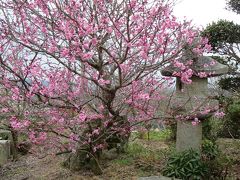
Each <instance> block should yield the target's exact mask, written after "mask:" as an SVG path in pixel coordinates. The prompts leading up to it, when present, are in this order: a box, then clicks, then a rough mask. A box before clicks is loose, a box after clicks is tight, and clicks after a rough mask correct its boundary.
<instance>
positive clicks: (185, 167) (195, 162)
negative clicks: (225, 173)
mask: <svg viewBox="0 0 240 180" xmlns="http://www.w3.org/2000/svg"><path fill="white" fill-rule="evenodd" d="M207 172H208V169H207V167H206V166H205V164H204V163H203V162H202V160H201V156H200V154H199V153H198V152H196V151H194V150H188V151H184V152H181V153H175V154H173V155H172V156H170V158H169V160H168V162H167V165H166V166H165V168H164V169H163V172H162V173H163V175H165V176H168V177H175V178H181V179H202V178H203V177H204V176H205V175H206V174H207Z"/></svg>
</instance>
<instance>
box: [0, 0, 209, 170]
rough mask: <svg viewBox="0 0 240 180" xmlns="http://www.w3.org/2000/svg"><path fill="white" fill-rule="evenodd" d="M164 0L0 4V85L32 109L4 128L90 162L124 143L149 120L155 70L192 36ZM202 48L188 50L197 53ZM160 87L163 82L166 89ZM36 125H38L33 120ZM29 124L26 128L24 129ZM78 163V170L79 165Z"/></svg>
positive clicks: (174, 58) (155, 96)
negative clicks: (103, 152) (141, 124)
mask: <svg viewBox="0 0 240 180" xmlns="http://www.w3.org/2000/svg"><path fill="white" fill-rule="evenodd" d="M172 6H173V3H172V2H171V1H165V0H156V1H147V0H138V1H136V0H91V1H90V0H19V1H14V0H8V1H5V0H0V9H1V18H0V51H1V54H0V55H1V56H0V65H1V66H0V73H1V85H2V86H3V87H4V88H6V89H8V91H9V92H10V94H11V99H12V100H14V101H16V102H22V101H24V102H27V103H28V104H29V105H31V107H33V108H32V109H34V110H32V111H29V113H25V114H24V116H23V117H22V118H18V117H16V116H12V117H11V118H10V119H9V121H10V124H11V126H12V127H14V128H15V129H18V130H20V131H21V132H24V133H26V134H28V135H29V138H30V140H31V141H32V142H33V143H35V144H38V145H41V146H43V147H46V148H47V149H51V150H52V151H53V152H54V153H57V152H76V153H75V154H78V155H79V154H81V159H82V161H81V162H80V163H79V165H83V164H84V163H86V162H90V161H92V160H93V161H95V162H97V159H98V158H99V157H100V156H101V152H102V150H104V149H110V148H112V147H116V146H117V145H120V146H122V145H124V144H125V143H126V142H127V140H128V137H129V134H130V130H131V129H132V128H134V125H136V124H138V123H140V122H145V121H150V120H152V119H157V118H158V117H157V115H156V114H157V113H156V111H157V109H158V102H159V101H161V100H163V99H164V97H162V96H161V91H162V90H163V89H164V87H166V86H170V85H172V84H173V80H172V79H171V78H166V77H165V78H163V77H161V76H160V74H159V69H160V68H161V67H164V66H165V65H166V64H169V63H175V65H176V67H178V68H179V69H181V71H182V73H180V74H179V76H182V78H181V79H182V81H183V82H184V83H190V82H191V81H190V78H191V76H192V75H193V72H192V71H191V69H189V68H188V65H184V64H183V62H181V59H180V57H181V55H182V49H183V48H184V47H185V45H186V44H188V46H191V45H192V44H193V43H192V42H193V40H194V38H195V37H196V36H197V35H198V31H197V30H195V29H193V28H192V26H191V24H190V23H189V22H187V21H183V22H180V21H177V19H176V17H174V16H173V15H172ZM206 43H207V42H206V40H204V39H200V40H199V42H198V43H197V44H196V43H194V47H193V50H194V51H195V52H196V53H199V54H202V53H203V52H204V51H206V50H208V49H209V48H210V47H209V46H208V45H207V44H206ZM166 82H167V83H166ZM33 117H38V118H33ZM26 122H27V123H26ZM81 163H82V164H81Z"/></svg>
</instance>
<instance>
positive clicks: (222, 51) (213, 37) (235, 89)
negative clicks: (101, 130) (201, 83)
mask: <svg viewBox="0 0 240 180" xmlns="http://www.w3.org/2000/svg"><path fill="white" fill-rule="evenodd" d="M226 3H227V8H228V9H229V10H232V11H233V12H236V13H237V14H239V13H240V1H239V0H227V1H226ZM202 35H203V36H204V37H207V38H208V39H209V43H210V44H211V45H212V47H213V49H212V52H213V53H214V55H215V56H214V58H215V59H217V60H218V61H221V62H223V63H225V64H228V65H229V67H230V69H231V71H230V72H229V75H228V76H227V77H223V78H221V79H220V80H219V83H218V85H219V87H220V88H221V89H223V90H226V91H228V93H223V95H222V94H220V96H221V97H219V98H220V100H221V103H222V105H223V106H224V108H225V112H226V116H225V119H224V121H223V128H222V130H221V131H220V136H222V137H228V138H229V137H230V138H239V137H240V134H239V131H238V128H236V127H238V126H239V125H240V121H239V116H238V115H239V92H240V91H239V90H240V89H239V85H240V77H239V73H240V66H239V64H240V25H239V24H237V23H234V22H232V21H227V20H219V21H218V22H213V23H212V24H209V25H208V26H207V27H206V29H205V30H204V31H203V32H202ZM226 94H227V95H228V96H227V97H225V96H224V95H226ZM229 95H230V96H229Z"/></svg>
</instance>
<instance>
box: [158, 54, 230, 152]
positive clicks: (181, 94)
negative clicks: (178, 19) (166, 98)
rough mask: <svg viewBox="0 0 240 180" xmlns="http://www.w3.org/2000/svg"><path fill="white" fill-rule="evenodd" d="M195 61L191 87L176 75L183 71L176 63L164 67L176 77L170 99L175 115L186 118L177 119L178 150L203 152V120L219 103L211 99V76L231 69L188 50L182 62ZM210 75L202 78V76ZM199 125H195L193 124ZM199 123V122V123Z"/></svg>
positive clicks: (192, 67)
mask: <svg viewBox="0 0 240 180" xmlns="http://www.w3.org/2000/svg"><path fill="white" fill-rule="evenodd" d="M189 60H192V64H191V65H190V66H189V68H191V69H192V70H193V76H192V77H191V80H192V83H191V84H184V83H182V82H181V79H180V78H179V77H178V76H175V74H176V72H180V71H181V70H180V69H179V68H176V67H175V66H174V65H173V64H170V65H169V66H167V67H166V68H164V69H163V70H162V71H161V73H162V75H163V76H170V77H176V91H175V96H174V98H172V99H171V100H170V104H171V109H172V110H173V112H174V113H175V116H178V117H183V119H181V118H179V120H177V142H176V149H177V151H184V150H187V149H194V150H197V151H199V152H200V150H201V141H202V123H201V122H202V121H203V120H204V119H206V118H208V117H210V116H211V114H212V113H213V112H214V110H213V111H212V112H209V111H208V109H211V108H212V109H216V108H217V107H218V101H217V100H214V99H211V98H210V94H209V91H208V77H213V76H219V75H222V74H225V73H227V72H228V66H226V65H223V64H220V63H219V62H217V61H216V60H214V59H212V58H210V57H207V56H200V57H199V56H197V55H195V54H194V53H193V52H192V51H191V50H185V53H184V55H183V57H182V60H181V61H182V62H187V61H189ZM201 73H202V74H204V75H205V74H206V75H207V76H206V75H205V76H201V75H200V76H199V74H201ZM196 120H197V123H196V124H194V125H193V122H195V121H196ZM198 120H199V121H198Z"/></svg>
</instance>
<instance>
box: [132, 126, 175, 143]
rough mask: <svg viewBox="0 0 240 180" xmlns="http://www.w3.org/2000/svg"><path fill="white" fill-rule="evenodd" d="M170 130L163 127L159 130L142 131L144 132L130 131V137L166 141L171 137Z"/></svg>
mask: <svg viewBox="0 0 240 180" xmlns="http://www.w3.org/2000/svg"><path fill="white" fill-rule="evenodd" d="M171 133H172V132H171V130H170V129H164V130H160V131H153V130H151V131H149V132H147V131H144V132H132V134H131V136H132V139H136V138H138V139H145V140H151V141H166V140H168V139H170V137H171Z"/></svg>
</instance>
